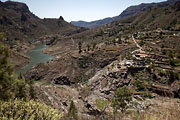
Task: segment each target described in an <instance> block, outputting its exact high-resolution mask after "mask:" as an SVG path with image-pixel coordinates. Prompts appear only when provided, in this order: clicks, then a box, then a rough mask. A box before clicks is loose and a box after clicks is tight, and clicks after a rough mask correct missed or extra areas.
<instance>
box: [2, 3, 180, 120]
mask: <svg viewBox="0 0 180 120" xmlns="http://www.w3.org/2000/svg"><path fill="white" fill-rule="evenodd" d="M167 3H168V4H167ZM149 5H150V8H148V7H147V8H146V7H145V8H144V9H143V10H141V9H138V8H139V7H138V6H132V7H129V8H128V9H130V11H131V9H135V8H136V9H137V11H136V12H135V11H134V12H135V13H134V14H132V15H130V14H129V15H128V16H126V17H123V18H121V19H116V20H113V21H111V22H109V23H107V24H104V25H100V26H98V27H95V28H94V27H93V28H91V29H88V28H83V27H77V26H74V25H72V24H70V23H68V22H66V21H65V20H64V18H63V17H62V16H61V17H59V18H58V19H49V18H44V19H41V18H38V17H37V16H35V15H34V14H32V13H31V12H30V11H29V10H28V7H27V6H26V5H25V4H23V3H18V2H12V1H8V2H0V13H1V12H2V11H5V12H2V14H0V32H1V33H0V38H1V39H0V42H1V43H3V44H4V45H6V46H8V48H9V49H10V50H7V51H11V55H10V56H9V61H11V63H13V64H14V66H13V70H15V71H18V72H17V74H16V75H15V74H14V73H13V72H11V69H10V68H12V66H11V65H9V66H7V67H6V66H5V65H4V64H7V63H8V62H7V61H6V62H4V61H5V60H4V59H5V58H6V54H8V53H9V52H6V51H5V52H2V53H1V52H0V53H1V54H0V67H2V69H0V79H2V81H3V80H6V79H5V78H4V76H6V77H7V76H9V77H11V78H9V79H10V80H12V79H13V77H14V76H15V80H17V81H21V80H24V82H25V83H24V84H25V85H24V86H25V88H26V89H27V90H26V92H27V95H26V97H25V98H23V99H24V100H25V102H26V101H29V100H34V101H37V102H39V103H42V104H45V105H47V106H50V107H52V109H55V110H57V111H58V112H59V114H58V115H60V117H61V119H62V120H77V119H79V120H95V119H96V120H127V119H128V120H164V119H167V120H178V119H179V117H180V114H179V113H180V27H179V26H180V9H179V8H180V2H179V1H176V0H174V1H173V0H168V1H166V2H161V3H156V4H153V3H152V4H147V5H146V4H145V5H144V4H141V5H140V6H149ZM153 5H155V7H154V6H153ZM17 6H18V7H17ZM158 6H160V7H158ZM22 10H23V11H22ZM132 11H133V10H132ZM132 11H131V12H132ZM139 11H140V12H139ZM11 14H16V15H15V16H13V17H10V15H11ZM123 14H125V13H124V12H123ZM24 15H25V16H26V17H27V18H26V19H23V20H22V18H25V17H22V16H24ZM24 20H25V21H24ZM8 21H11V22H8ZM14 28H15V29H14ZM5 48H6V47H4V46H3V45H1V44H0V50H6V49H5ZM4 56H5V57H4ZM4 66H5V67H4ZM10 66H11V67H10ZM6 70H7V71H8V70H9V71H8V73H7V74H6V72H4V71H6ZM13 70H12V71H13ZM11 74H12V75H11ZM18 74H19V75H18ZM12 76H13V77H12ZM3 78H4V79H3ZM7 78H8V77H7ZM8 83H11V82H8ZM1 84H2V85H5V84H4V83H3V82H2V83H1V82H0V88H3V87H1ZM15 85H16V84H15ZM18 85H19V86H20V89H19V91H20V92H17V91H18V90H16V89H17V87H16V86H15V88H13V89H10V90H9V91H11V90H12V91H13V90H15V92H14V93H17V94H18V95H21V94H20V93H21V92H22V93H23V87H22V86H21V85H22V83H17V86H18ZM11 86H13V85H11ZM25 88H24V89H25ZM4 89H5V90H6V89H9V87H7V88H6V87H4ZM0 93H3V91H2V92H1V90H0ZM4 93H6V92H4ZM12 93H13V92H12ZM12 96H15V95H12ZM0 98H1V96H0ZM2 98H5V97H4V96H3V97H2ZM20 98H21V97H20ZM12 99H19V98H18V97H17V98H16V97H14V98H13V97H12ZM2 103H3V102H2ZM39 106H40V105H39ZM43 107H44V106H43ZM71 110H72V111H73V112H72V111H71ZM0 111H1V109H0ZM2 111H3V109H2ZM71 112H72V113H71ZM46 113H48V112H46ZM49 113H50V112H49ZM51 113H53V112H51ZM38 115H39V114H38ZM58 115H57V116H58ZM9 116H10V115H9ZM54 116H55V115H54ZM0 118H1V113H0ZM49 120H51V119H50V118H49ZM52 120H59V118H58V119H55V118H52Z"/></svg>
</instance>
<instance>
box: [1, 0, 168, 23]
mask: <svg viewBox="0 0 180 120" xmlns="http://www.w3.org/2000/svg"><path fill="white" fill-rule="evenodd" d="M1 1H7V0H1ZM12 1H19V2H24V3H26V4H27V5H28V6H29V8H30V10H31V12H33V13H34V14H36V15H37V16H38V17H40V18H58V17H59V16H63V17H64V19H65V20H66V21H69V22H70V21H77V20H84V21H93V20H98V19H103V18H105V17H112V16H117V15H119V14H120V13H121V12H122V11H123V10H125V9H126V8H127V7H129V6H132V5H138V4H140V3H151V2H161V1H165V0H12Z"/></svg>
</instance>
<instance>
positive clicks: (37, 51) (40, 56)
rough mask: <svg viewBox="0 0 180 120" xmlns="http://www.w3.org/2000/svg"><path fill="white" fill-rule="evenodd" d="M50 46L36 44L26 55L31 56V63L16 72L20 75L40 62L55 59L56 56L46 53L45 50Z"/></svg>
mask: <svg viewBox="0 0 180 120" xmlns="http://www.w3.org/2000/svg"><path fill="white" fill-rule="evenodd" d="M46 48H48V46H47V45H46V44H41V43H38V44H36V45H35V48H34V49H32V50H30V51H29V52H28V53H27V54H26V55H27V56H28V57H29V58H30V61H29V64H27V65H26V66H24V67H23V68H21V69H20V70H18V71H17V72H16V73H17V74H18V75H19V74H20V73H21V74H24V73H26V72H27V71H28V70H30V69H31V68H32V67H34V66H36V65H38V64H39V63H46V62H48V61H51V60H52V59H54V58H55V57H54V56H51V55H48V54H44V53H43V50H45V49H46Z"/></svg>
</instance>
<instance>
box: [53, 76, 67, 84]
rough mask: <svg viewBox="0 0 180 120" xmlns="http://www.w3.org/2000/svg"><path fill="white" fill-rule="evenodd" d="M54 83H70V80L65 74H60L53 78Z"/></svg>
mask: <svg viewBox="0 0 180 120" xmlns="http://www.w3.org/2000/svg"><path fill="white" fill-rule="evenodd" d="M53 82H54V84H59V85H71V81H70V80H69V78H68V77H67V76H64V75H61V76H58V77H55V78H54V79H53Z"/></svg>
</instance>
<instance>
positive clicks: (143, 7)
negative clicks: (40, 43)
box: [71, 0, 179, 28]
mask: <svg viewBox="0 0 180 120" xmlns="http://www.w3.org/2000/svg"><path fill="white" fill-rule="evenodd" d="M177 1H179V0H167V1H165V2H160V3H147V4H144V3H142V4H140V5H136V6H130V7H128V8H127V9H126V10H124V11H123V12H122V13H121V14H120V15H119V16H115V17H109V18H105V19H102V20H97V21H92V22H85V21H72V22H71V24H73V25H76V26H80V27H85V28H94V27H99V26H102V25H104V24H108V23H111V22H112V21H115V20H120V19H123V18H126V17H130V16H134V15H136V14H138V13H141V12H144V11H147V10H151V9H152V8H154V7H156V8H159V7H166V6H168V5H171V4H173V3H175V2H177Z"/></svg>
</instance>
